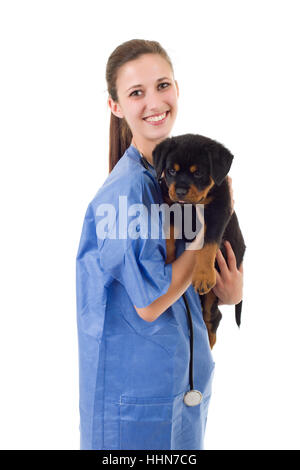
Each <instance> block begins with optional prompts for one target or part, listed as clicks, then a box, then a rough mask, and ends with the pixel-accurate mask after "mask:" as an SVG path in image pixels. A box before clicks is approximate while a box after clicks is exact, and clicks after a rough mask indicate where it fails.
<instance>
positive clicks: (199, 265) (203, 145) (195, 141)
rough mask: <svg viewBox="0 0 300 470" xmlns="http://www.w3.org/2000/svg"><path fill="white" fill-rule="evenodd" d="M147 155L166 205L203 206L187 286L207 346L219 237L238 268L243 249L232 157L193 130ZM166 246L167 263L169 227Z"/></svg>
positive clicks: (215, 321) (214, 308) (170, 257)
mask: <svg viewBox="0 0 300 470" xmlns="http://www.w3.org/2000/svg"><path fill="white" fill-rule="evenodd" d="M152 156H153V165H154V167H155V169H156V173H157V178H158V180H159V182H160V185H161V189H162V193H163V197H164V201H165V202H166V203H168V204H169V205H173V204H174V203H178V204H180V205H181V207H183V204H185V203H186V204H194V205H195V204H204V245H203V247H202V248H201V249H200V250H196V251H195V256H196V257H197V260H196V265H195V269H194V272H193V279H192V284H193V286H194V288H195V290H196V291H197V292H198V293H199V294H200V299H201V304H202V310H203V318H204V321H205V323H206V326H207V329H208V334H209V341H210V346H211V348H212V347H213V346H214V344H215V342H216V330H217V328H218V325H219V323H220V320H221V318H222V315H221V312H220V310H219V309H218V298H217V297H216V295H215V294H214V293H213V291H212V290H211V289H212V288H213V287H214V285H215V284H216V273H215V269H214V268H216V270H217V271H218V272H220V270H219V267H218V264H217V262H216V253H217V250H218V248H220V249H221V251H222V254H223V256H224V258H225V259H226V260H227V254H226V248H225V246H224V241H225V240H228V241H229V242H230V244H231V246H232V249H233V251H234V253H235V257H236V262H237V267H238V268H239V267H240V264H241V262H242V260H243V256H244V252H245V248H246V247H245V243H244V239H243V236H242V233H241V230H240V227H239V223H238V219H237V216H236V214H235V212H233V213H232V214H231V198H230V191H229V186H228V181H227V178H226V176H227V173H228V172H229V169H230V167H231V163H232V159H233V155H232V154H231V153H230V151H229V150H228V149H226V148H225V147H224V146H223V145H222V144H220V143H219V142H217V141H215V140H212V139H210V138H208V137H204V136H201V135H198V134H184V135H180V136H176V137H171V138H167V139H165V140H164V141H163V142H161V143H160V144H158V145H157V146H156V147H155V149H154V151H153V154H152ZM162 175H163V176H162ZM193 207H194V206H193ZM194 216H196V213H195V211H194ZM171 224H172V219H171ZM184 233H185V230H182V234H184ZM183 238H184V235H183ZM188 241H191V240H188ZM166 246H167V262H168V263H170V262H172V261H174V259H175V235H174V231H172V230H170V239H166ZM241 307H242V302H240V303H239V304H238V305H236V306H235V316H236V322H237V324H238V326H239V325H240V319H241Z"/></svg>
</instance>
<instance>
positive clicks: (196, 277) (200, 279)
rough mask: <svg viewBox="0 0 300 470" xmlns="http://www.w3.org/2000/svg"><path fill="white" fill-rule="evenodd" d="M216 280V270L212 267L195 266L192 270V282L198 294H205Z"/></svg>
mask: <svg viewBox="0 0 300 470" xmlns="http://www.w3.org/2000/svg"><path fill="white" fill-rule="evenodd" d="M216 282H217V278H216V272H215V269H214V268H211V269H207V270H206V271H205V270H203V269H199V268H197V267H196V268H195V270H194V272H193V278H192V284H193V286H194V288H195V290H196V291H197V292H199V294H207V292H209V291H210V290H211V289H212V288H213V287H214V286H215V285H216Z"/></svg>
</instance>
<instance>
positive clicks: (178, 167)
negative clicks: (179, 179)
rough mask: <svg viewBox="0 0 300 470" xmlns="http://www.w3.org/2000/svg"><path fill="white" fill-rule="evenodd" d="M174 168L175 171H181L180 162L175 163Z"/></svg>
mask: <svg viewBox="0 0 300 470" xmlns="http://www.w3.org/2000/svg"><path fill="white" fill-rule="evenodd" d="M174 170H175V171H179V170H180V166H179V165H178V163H174Z"/></svg>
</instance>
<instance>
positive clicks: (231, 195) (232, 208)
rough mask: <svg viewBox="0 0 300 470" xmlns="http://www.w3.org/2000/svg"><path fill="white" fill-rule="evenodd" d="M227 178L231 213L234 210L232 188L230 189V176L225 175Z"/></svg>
mask: <svg viewBox="0 0 300 470" xmlns="http://www.w3.org/2000/svg"><path fill="white" fill-rule="evenodd" d="M227 180H228V186H229V192H230V197H231V214H233V212H234V199H233V189H232V178H231V177H230V176H228V175H227Z"/></svg>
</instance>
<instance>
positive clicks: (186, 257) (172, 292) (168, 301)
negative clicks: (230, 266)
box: [135, 250, 195, 322]
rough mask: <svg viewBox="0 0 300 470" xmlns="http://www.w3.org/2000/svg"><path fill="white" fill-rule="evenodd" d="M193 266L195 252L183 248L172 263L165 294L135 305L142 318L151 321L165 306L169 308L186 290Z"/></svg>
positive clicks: (165, 308)
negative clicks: (143, 305) (169, 280)
mask: <svg viewBox="0 0 300 470" xmlns="http://www.w3.org/2000/svg"><path fill="white" fill-rule="evenodd" d="M194 266H195V254H194V251H193V250H185V251H184V252H183V253H182V254H181V255H180V256H179V257H178V258H177V259H176V260H175V261H174V262H173V263H172V281H171V284H170V287H169V289H168V291H167V293H166V294H164V295H162V296H161V297H159V298H158V299H156V300H154V302H152V304H150V305H148V306H147V307H144V308H137V307H135V309H136V311H137V313H138V314H139V315H140V317H141V318H143V320H146V321H149V322H152V321H154V320H156V319H157V318H158V317H159V316H160V315H161V314H162V313H163V312H164V311H165V310H167V308H169V307H170V306H171V305H172V304H173V303H174V302H176V300H178V299H179V297H181V295H182V294H183V293H184V292H185V291H186V289H187V288H188V287H189V286H190V284H191V282H192V273H193V269H194Z"/></svg>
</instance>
